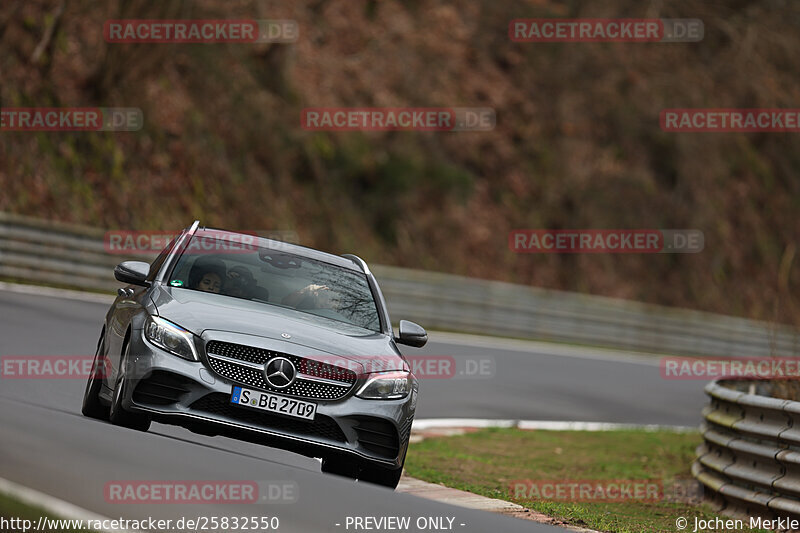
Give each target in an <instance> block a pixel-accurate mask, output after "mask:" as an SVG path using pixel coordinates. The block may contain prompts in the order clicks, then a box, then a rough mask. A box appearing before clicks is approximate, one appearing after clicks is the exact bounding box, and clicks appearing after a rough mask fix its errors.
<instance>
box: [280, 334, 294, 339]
mask: <svg viewBox="0 0 800 533" xmlns="http://www.w3.org/2000/svg"><path fill="white" fill-rule="evenodd" d="M281 337H283V338H284V339H291V338H292V336H291V335H289V334H288V333H281Z"/></svg>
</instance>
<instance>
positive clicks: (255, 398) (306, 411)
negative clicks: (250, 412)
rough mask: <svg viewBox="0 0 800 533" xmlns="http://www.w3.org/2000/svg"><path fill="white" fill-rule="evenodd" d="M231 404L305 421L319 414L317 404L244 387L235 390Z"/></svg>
mask: <svg viewBox="0 0 800 533" xmlns="http://www.w3.org/2000/svg"><path fill="white" fill-rule="evenodd" d="M231 403H234V404H236V405H245V406H247V407H251V408H253V409H260V410H262V411H269V412H270V413H278V414H281V415H286V416H293V417H295V418H302V419H304V420H314V415H316V414H317V404H315V403H311V402H304V401H302V400H295V399H294V398H286V397H285V396H278V395H277V394H270V393H269V392H263V391H257V390H252V389H245V388H243V387H234V388H233V392H232V393H231Z"/></svg>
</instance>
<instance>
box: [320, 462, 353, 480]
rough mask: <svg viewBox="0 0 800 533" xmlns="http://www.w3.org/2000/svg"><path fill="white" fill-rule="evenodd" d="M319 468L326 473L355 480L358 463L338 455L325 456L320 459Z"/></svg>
mask: <svg viewBox="0 0 800 533" xmlns="http://www.w3.org/2000/svg"><path fill="white" fill-rule="evenodd" d="M321 470H322V471H323V472H325V473H326V474H333V475H334V476H341V477H346V478H348V479H352V480H355V479H356V477H358V463H357V462H355V461H354V460H352V459H343V458H340V457H325V458H324V459H322V467H321Z"/></svg>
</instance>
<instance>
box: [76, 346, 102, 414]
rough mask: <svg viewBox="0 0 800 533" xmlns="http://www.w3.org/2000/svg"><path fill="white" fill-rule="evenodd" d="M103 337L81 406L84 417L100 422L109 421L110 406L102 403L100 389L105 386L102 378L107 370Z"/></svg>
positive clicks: (95, 355)
mask: <svg viewBox="0 0 800 533" xmlns="http://www.w3.org/2000/svg"><path fill="white" fill-rule="evenodd" d="M103 337H104V335H103V334H102V333H101V334H100V341H99V342H98V343H97V353H95V354H94V361H93V362H92V373H91V374H89V379H88V381H87V382H86V390H84V392H83V405H82V406H81V413H83V416H88V417H89V418H96V419H98V420H108V406H106V405H103V404H102V403H101V402H100V388H101V387H102V386H103V378H102V376H103V375H104V374H103V373H104V372H105V369H106V368H107V367H106V366H105V361H106V359H105V358H104V357H103Z"/></svg>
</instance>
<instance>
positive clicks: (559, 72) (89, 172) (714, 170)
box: [0, 0, 800, 322]
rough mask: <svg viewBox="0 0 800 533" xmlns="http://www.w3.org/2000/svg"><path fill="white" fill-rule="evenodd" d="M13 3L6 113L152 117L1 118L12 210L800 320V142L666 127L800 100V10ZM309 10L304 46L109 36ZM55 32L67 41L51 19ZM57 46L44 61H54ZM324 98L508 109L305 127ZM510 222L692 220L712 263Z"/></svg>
mask: <svg viewBox="0 0 800 533" xmlns="http://www.w3.org/2000/svg"><path fill="white" fill-rule="evenodd" d="M58 5H59V2H58V0H53V1H43V0H5V1H4V2H3V7H2V9H0V99H1V100H0V102H1V103H2V105H3V106H79V105H82V106H85V105H99V106H131V107H139V108H141V109H142V110H143V111H144V115H145V122H146V125H145V127H144V129H143V130H142V131H140V132H138V133H102V134H99V133H57V134H56V133H9V132H6V133H2V137H3V142H2V148H0V191H2V192H0V210H8V211H13V212H18V213H24V214H32V215H38V216H46V217H49V218H55V219H61V220H65V221H71V222H81V223H89V224H94V225H98V226H102V227H111V228H119V227H124V228H130V227H133V228H137V229H138V228H170V229H172V228H177V227H182V226H184V225H186V224H187V223H188V222H189V221H191V220H192V219H193V218H200V219H201V220H202V221H203V222H204V223H206V224H209V225H220V226H224V227H229V228H241V229H267V228H278V229H295V230H297V231H298V232H299V235H300V237H301V239H302V240H303V241H304V242H305V243H307V244H310V245H312V246H318V247H322V248H324V249H328V250H331V251H337V252H343V251H356V252H357V253H359V254H360V255H362V256H363V257H365V258H366V259H367V260H369V261H372V262H378V263H387V264H397V265H402V266H411V267H419V268H425V269H433V270H441V271H448V272H456V273H460V274H467V275H471V276H479V277H485V278H494V279H502V280H509V281H515V282H520V283H527V284H532V285H538V286H543V287H551V288H558V289H566V290H575V291H582V292H587V293H593V294H603V295H609V296H617V297H622V298H629V299H636V300H643V301H649V302H655V303H662V304H667V305H675V306H686V307H693V308H698V309H705V310H712V311H718V312H723V313H730V314H737V315H743V316H751V317H759V318H766V319H774V320H779V321H783V322H800V320H798V318H799V317H800V301H799V300H798V287H799V286H800V285H798V284H799V283H800V270H798V259H797V257H796V255H797V243H798V238H799V237H800V221H799V220H798V216H797V213H798V208H799V207H800V179H798V172H800V141H799V140H798V139H800V137H798V135H797V134H787V133H762V134H730V133H724V134H722V133H717V134H710V133H705V134H702V133H694V134H674V133H665V132H662V131H661V130H660V128H659V124H658V114H659V111H660V110H661V109H662V108H665V107H800V83H798V81H799V80H800V71H798V69H797V66H796V55H797V51H798V50H800V31H798V30H800V6H798V5H795V3H793V2H790V1H781V0H770V1H767V0H764V1H727V2H722V1H716V2H703V3H700V2H688V1H674V2H673V1H670V2H662V1H659V0H654V1H648V2H642V1H639V0H611V1H604V2H602V3H601V2H579V1H561V2H557V1H547V0H538V1H537V0H528V1H526V2H498V1H496V0H475V1H463V2H440V1H434V0H411V1H404V2H401V1H394V0H385V1H380V2H377V1H333V0H328V1H326V0H313V1H312V0H309V1H298V2H281V3H279V2H274V1H255V0H253V1H226V2H223V1H208V0H205V1H203V0H200V1H196V2H190V1H185V2H162V1H160V0H147V1H142V0H138V1H126V2H124V3H123V2H122V1H120V0H115V1H112V2H91V1H88V0H84V1H70V2H67V3H66V7H65V9H64V12H63V14H61V15H60V16H58ZM546 16H566V17H579V16H580V17H666V18H670V17H686V18H689V17H691V18H700V19H702V20H703V21H704V24H705V39H704V40H703V41H702V42H700V43H691V44H664V43H653V44H582V43H575V44H525V43H512V42H510V41H509V39H508V36H507V25H508V21H509V20H510V19H512V18H520V17H546ZM213 17H225V18H235V17H243V18H259V19H268V18H273V19H275V18H290V19H295V20H297V21H298V23H299V24H300V29H301V36H300V40H299V41H298V42H297V43H296V44H293V45H276V44H258V45H239V44H237V45H163V44H161V45H110V44H107V43H105V42H104V40H103V37H102V25H103V21H104V20H106V19H108V18H213ZM54 22H55V27H54V30H55V31H54V33H53V38H52V40H49V41H48V40H47V39H46V35H47V33H48V32H47V28H48V27H49V26H50V25H51V24H53V23H54ZM37 46H39V49H40V52H41V53H38V54H37V53H35V52H36V50H37ZM309 106H491V107H494V108H495V109H496V113H497V127H496V129H495V130H494V131H493V132H487V133H475V132H471V133H466V132H462V133H413V132H388V133H377V132H371V133H337V132H308V131H304V130H302V129H301V128H300V124H299V120H300V119H299V117H300V112H301V110H302V109H303V108H304V107H309ZM514 228H697V229H701V230H703V231H704V232H705V242H706V248H705V251H704V252H703V253H700V254H694V255H629V256H621V255H620V256H603V255H582V256H569V255H560V256H559V255H547V256H537V255H525V256H518V255H516V254H513V253H511V252H510V251H509V250H508V248H507V235H508V232H509V231H510V230H511V229H514Z"/></svg>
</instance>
